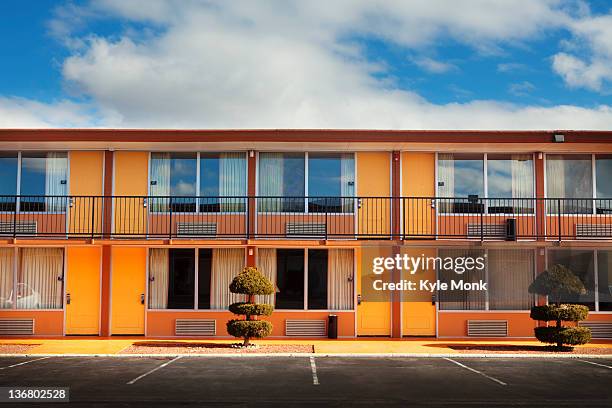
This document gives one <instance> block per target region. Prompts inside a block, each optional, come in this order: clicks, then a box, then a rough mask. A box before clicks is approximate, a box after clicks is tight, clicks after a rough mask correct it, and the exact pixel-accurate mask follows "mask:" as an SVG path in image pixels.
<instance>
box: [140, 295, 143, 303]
mask: <svg viewBox="0 0 612 408" xmlns="http://www.w3.org/2000/svg"><path fill="white" fill-rule="evenodd" d="M140 304H141V305H144V293H141V294H140Z"/></svg>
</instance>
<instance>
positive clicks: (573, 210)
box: [0, 196, 612, 241]
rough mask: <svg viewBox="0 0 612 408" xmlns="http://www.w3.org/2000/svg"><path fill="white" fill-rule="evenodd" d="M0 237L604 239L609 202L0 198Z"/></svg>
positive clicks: (611, 232) (611, 218)
mask: <svg viewBox="0 0 612 408" xmlns="http://www.w3.org/2000/svg"><path fill="white" fill-rule="evenodd" d="M0 236H2V237H15V238H17V237H19V238H41V237H43V238H44V237H56V238H92V239H97V238H114V239H129V238H133V239H146V238H157V239H159V238H165V239H193V238H199V239H209V238H210V239H223V238H225V239H266V238H267V239H361V240H366V239H373V240H375V239H384V240H391V239H393V240H401V239H403V240H410V239H460V240H465V239H468V240H483V241H484V240H535V239H545V240H551V239H552V240H575V239H612V199H567V198H546V199H540V198H538V199H536V198H521V199H518V198H507V199H505V198H479V197H476V196H474V197H467V198H437V197H396V198H392V197H279V196H276V197H272V196H265V197H264V196H257V197H243V196H240V197H238V196H236V197H228V196H224V197H159V196H155V197H151V196H148V197H147V196H112V197H110V196H109V197H103V196H68V197H66V196H0Z"/></svg>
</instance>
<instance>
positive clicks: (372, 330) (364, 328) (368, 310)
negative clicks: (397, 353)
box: [355, 248, 391, 336]
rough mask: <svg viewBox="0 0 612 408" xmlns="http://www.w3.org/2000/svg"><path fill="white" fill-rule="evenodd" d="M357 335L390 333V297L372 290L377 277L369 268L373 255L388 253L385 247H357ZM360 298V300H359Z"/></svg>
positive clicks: (387, 294) (384, 334)
mask: <svg viewBox="0 0 612 408" xmlns="http://www.w3.org/2000/svg"><path fill="white" fill-rule="evenodd" d="M355 252H356V254H357V256H358V258H357V259H358V262H357V267H358V271H359V273H358V276H357V294H358V302H357V335H358V336H390V335H391V298H390V296H389V293H380V292H375V291H373V289H372V288H373V281H374V280H375V279H379V278H380V277H379V276H378V275H374V274H373V273H372V271H371V269H370V268H369V265H370V264H371V259H372V258H373V257H374V256H377V255H382V256H385V255H386V254H387V253H390V252H389V250H388V249H386V248H377V249H372V248H367V249H364V248H360V249H357V250H356V251H355ZM359 299H361V301H359Z"/></svg>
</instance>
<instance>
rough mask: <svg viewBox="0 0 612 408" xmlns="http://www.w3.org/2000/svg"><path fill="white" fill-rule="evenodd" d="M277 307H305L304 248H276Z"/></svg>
mask: <svg viewBox="0 0 612 408" xmlns="http://www.w3.org/2000/svg"><path fill="white" fill-rule="evenodd" d="M276 274H277V275H276V286H277V287H278V292H277V293H276V308H277V309H304V250H303V249H277V250H276Z"/></svg>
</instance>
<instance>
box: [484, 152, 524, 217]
mask: <svg viewBox="0 0 612 408" xmlns="http://www.w3.org/2000/svg"><path fill="white" fill-rule="evenodd" d="M487 196H488V198H490V200H488V201H487V211H488V213H489V214H516V213H519V214H524V213H532V212H533V208H534V205H533V204H534V203H533V199H532V197H534V188H533V160H532V157H531V155H529V154H489V155H487Z"/></svg>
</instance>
